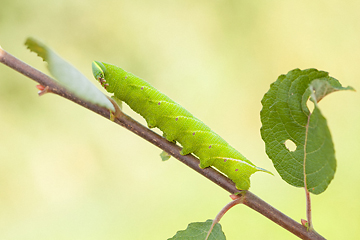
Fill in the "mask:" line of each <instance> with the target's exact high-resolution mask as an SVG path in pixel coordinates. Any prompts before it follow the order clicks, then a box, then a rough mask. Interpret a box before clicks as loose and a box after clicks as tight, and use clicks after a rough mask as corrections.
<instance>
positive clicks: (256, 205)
mask: <svg viewBox="0 0 360 240" xmlns="http://www.w3.org/2000/svg"><path fill="white" fill-rule="evenodd" d="M0 62H2V63H3V64H5V65H7V66H9V67H10V68H12V69H14V70H16V71H18V72H20V73H22V74H24V75H25V76H27V77H29V78H31V79H33V80H34V81H36V82H38V83H39V84H41V85H42V86H44V87H48V91H51V92H52V93H55V94H57V95H59V96H61V97H64V98H67V99H69V100H71V101H73V102H75V103H77V104H79V105H81V106H83V107H85V108H87V109H89V110H91V111H93V112H95V113H97V114H99V115H101V116H103V117H105V118H108V119H110V113H109V111H108V110H107V109H105V108H102V107H99V106H97V105H94V104H91V103H88V102H85V101H83V100H81V99H79V98H77V97H76V96H74V95H73V94H71V93H70V92H68V91H67V90H66V89H64V88H63V87H61V86H60V85H59V84H57V83H56V82H55V81H54V80H53V79H51V78H50V77H48V76H47V75H45V74H44V73H42V72H40V71H38V70H36V69H34V68H32V67H31V66H29V65H27V64H26V63H24V62H22V61H20V60H19V59H17V58H15V57H14V56H12V55H11V54H8V53H7V52H6V51H4V50H3V49H1V47H0ZM114 122H115V123H117V124H119V125H121V126H123V127H125V128H127V129H128V130H130V131H131V132H133V133H135V134H137V135H138V136H140V137H142V138H144V139H145V140H147V141H149V142H150V143H152V144H154V145H155V146H157V147H159V148H161V149H162V150H164V151H166V152H168V153H169V154H171V155H172V156H173V157H175V158H176V159H178V160H179V161H181V162H182V163H184V164H186V165H187V166H189V167H190V168H192V169H193V170H195V171H196V172H198V173H200V174H201V175H203V176H204V177H206V178H208V179H209V180H211V181H212V182H214V183H215V184H217V185H218V186H220V187H222V188H223V189H225V190H226V191H228V192H230V193H231V194H236V193H239V192H240V191H239V190H238V189H236V187H235V184H234V183H233V182H232V181H231V180H230V179H228V178H227V177H226V176H224V175H222V174H221V173H220V172H218V171H216V170H215V169H213V168H211V167H208V168H205V169H201V168H200V167H199V160H198V159H197V158H196V157H194V156H193V155H191V154H189V155H185V156H183V155H181V154H180V150H181V148H180V147H179V146H177V145H176V144H174V143H171V142H169V141H167V140H166V139H165V138H163V137H162V136H160V135H158V134H156V133H155V132H153V131H151V130H150V129H148V128H147V127H145V126H143V125H141V124H140V123H138V122H136V121H135V120H133V119H132V118H130V117H129V116H127V115H125V114H123V115H121V116H120V117H118V118H116V119H115V121H114ZM243 197H244V198H243V203H244V205H246V206H248V207H250V208H252V209H254V210H255V211H257V212H259V213H260V214H262V215H263V216H265V217H267V218H269V219H270V220H272V221H273V222H275V223H277V224H278V225H280V226H281V227H283V228H284V229H287V230H288V231H290V232H292V233H293V234H295V235H296V236H298V237H300V238H302V239H309V240H316V239H325V238H323V237H322V236H321V235H319V234H317V233H316V232H308V231H307V230H306V228H305V227H304V226H302V225H301V224H300V223H298V222H295V221H294V220H293V219H291V218H289V217H288V216H286V215H285V214H283V213H282V212H280V211H279V210H277V209H275V208H274V207H272V206H270V205H269V204H267V203H266V202H264V201H263V200H261V199H260V198H258V197H257V196H255V195H254V194H252V193H251V192H249V191H246V194H245V195H244V196H243Z"/></svg>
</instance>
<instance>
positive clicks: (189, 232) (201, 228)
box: [168, 220, 226, 240]
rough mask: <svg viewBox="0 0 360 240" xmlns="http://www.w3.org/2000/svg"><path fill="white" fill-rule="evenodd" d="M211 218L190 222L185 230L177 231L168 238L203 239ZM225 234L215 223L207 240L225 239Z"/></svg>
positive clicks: (173, 239) (172, 239)
mask: <svg viewBox="0 0 360 240" xmlns="http://www.w3.org/2000/svg"><path fill="white" fill-rule="evenodd" d="M212 222H213V221H212V220H206V222H194V223H190V224H189V225H188V227H187V228H186V229H185V230H181V231H178V232H177V233H176V234H175V236H174V237H172V238H169V239H168V240H189V239H191V240H204V239H205V238H206V235H207V233H208V231H209V229H210V226H211V224H212ZM225 239H226V237H225V234H224V233H223V231H222V230H221V225H220V224H219V223H217V224H216V225H215V226H214V228H213V230H212V232H211V234H210V236H209V238H208V240H225Z"/></svg>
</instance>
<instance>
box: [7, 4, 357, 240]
mask: <svg viewBox="0 0 360 240" xmlns="http://www.w3.org/2000/svg"><path fill="white" fill-rule="evenodd" d="M359 12H360V2H358V1H340V0H326V1H325V0H319V1H311V0H304V1H293V0H280V1H264V0H259V1H241V0H226V1H225V0H215V1H209V0H206V1H205V0H182V1H179V0H174V1H166V0H156V1H146V0H132V1H129V0H128V1H126V0H120V1H110V0H103V1H95V0H88V1H85V0H80V1H73V0H57V1H49V0H29V1H20V0H0V45H1V46H2V47H3V48H4V49H5V50H7V51H8V52H9V53H11V54H13V55H15V56H16V57H18V58H20V59H21V60H23V61H25V62H27V63H29V64H30V65H32V66H34V67H36V68H38V69H39V70H41V71H44V72H45V73H48V71H47V69H46V65H45V63H44V62H42V60H41V59H40V58H39V57H37V56H36V55H35V54H34V53H30V52H29V51H28V50H27V49H26V48H25V46H24V44H23V43H24V41H25V39H26V38H27V37H29V36H33V37H36V38H38V39H40V40H42V41H44V42H45V43H46V44H48V45H49V46H51V47H52V48H53V49H54V50H55V51H57V52H58V53H59V54H60V55H61V56H62V57H64V58H65V59H67V60H68V61H70V62H72V64H73V65H75V66H76V67H77V68H79V69H80V70H81V71H82V72H83V73H84V74H85V75H86V76H87V77H88V78H89V79H91V81H93V82H94V84H97V83H96V82H95V81H94V80H93V78H92V74H91V62H92V61H93V60H99V61H105V62H109V63H113V64H116V65H118V66H122V67H123V68H125V69H127V70H129V71H131V72H133V73H136V75H138V76H141V77H143V78H145V79H146V80H148V81H149V82H151V83H152V84H153V85H154V86H156V87H157V88H158V89H160V90H161V91H162V92H165V93H167V95H169V96H171V97H172V98H173V99H174V100H176V101H177V102H179V103H180V104H181V105H183V106H184V107H186V108H187V109H188V110H189V111H191V112H192V113H193V114H194V115H196V116H197V117H199V118H200V119H202V120H203V121H204V122H205V123H206V124H207V125H209V126H210V127H211V128H212V129H213V130H214V131H216V132H217V133H219V134H220V135H221V136H222V137H223V138H224V139H226V140H227V141H228V142H229V143H230V144H231V145H233V146H234V147H236V148H237V149H238V150H239V151H240V152H242V153H243V154H244V155H245V156H247V157H248V158H249V159H250V160H251V161H253V162H254V163H255V164H256V165H258V166H260V167H263V168H266V169H268V170H270V171H272V172H274V173H275V176H271V175H268V174H263V173H257V174H254V175H253V176H252V178H251V180H252V187H251V191H252V192H253V193H255V194H256V195H258V196H259V197H261V198H262V199H264V200H265V201H267V202H268V203H270V204H271V205H273V206H274V207H276V208H278V209H279V210H281V211H283V212H284V213H285V214H287V215H289V216H290V217H292V218H294V219H295V220H297V221H300V219H301V218H306V215H305V196H304V190H303V189H301V188H294V187H292V186H290V185H288V184H287V183H285V182H284V181H282V180H281V178H280V177H279V175H278V174H277V173H276V171H275V169H274V168H273V166H272V163H271V161H270V160H269V159H268V158H267V156H266V154H265V150H264V143H263V141H262V140H261V137H260V131H259V129H260V127H261V123H260V116H259V112H260V110H261V103H260V100H261V99H262V97H263V95H264V93H265V92H266V91H268V89H269V85H270V84H271V83H272V82H273V81H275V80H276V78H277V77H278V75H280V74H283V73H287V72H288V71H289V70H291V69H294V68H301V69H305V68H310V67H313V68H317V69H321V70H325V71H328V72H330V75H331V76H333V77H335V78H337V79H339V80H340V82H341V83H342V84H343V85H345V86H347V85H351V86H353V87H354V88H356V89H358V90H359V89H360V83H359V79H360V71H359V68H360V15H359ZM0 81H1V87H0V239H6V240H18V239H37V240H41V239H53V240H58V239H59V240H60V239H69V240H71V239H74V240H75V239H76V240H81V239H86V240H92V239H109V240H112V239H148V240H151V239H167V238H170V237H172V236H173V235H174V234H175V233H176V232H177V231H178V230H181V229H185V228H186V226H187V224H188V223H190V222H194V221H205V220H206V219H212V218H214V217H215V216H216V214H217V212H218V211H219V210H220V209H221V208H222V207H223V206H224V205H225V204H226V203H227V202H229V201H230V198H229V197H228V193H227V192H225V191H224V190H222V189H220V188H219V187H217V186H216V185H214V184H213V183H211V182H210V181H208V180H207V179H205V178H204V177H202V176H200V175H199V174H197V173H196V172H194V171H192V170H191V169H189V168H188V167H186V166H184V165H183V164H181V163H180V162H178V161H177V160H175V159H171V160H169V161H167V162H161V160H160V157H159V154H160V152H161V150H159V149H157V148H156V147H154V146H152V145H150V144H149V143H147V142H146V141H144V140H142V139H140V138H139V137H137V136H136V135H134V134H132V133H130V132H129V131H127V130H125V129H123V128H121V127H118V126H117V125H115V124H113V123H111V122H110V121H107V120H106V119H104V118H102V117H100V116H98V115H96V114H93V113H92V112H90V111H88V110H86V109H83V108H81V107H79V106H77V105H75V104H73V103H72V102H69V101H67V100H64V99H62V98H60V97H58V96H55V95H51V94H47V95H45V96H43V97H38V95H37V89H36V88H35V85H36V83H35V82H33V81H32V80H30V79H28V78H26V77H25V76H22V75H20V74H19V73H17V72H15V71H14V70H12V69H10V68H8V67H6V66H4V65H2V64H0ZM97 85H98V84H97ZM359 104H360V96H359V94H358V93H356V92H340V93H334V94H332V95H330V96H328V97H326V98H325V99H324V100H323V101H322V102H321V103H320V107H321V110H322V112H323V114H324V115H325V116H326V118H327V119H328V124H329V127H330V130H331V132H332V135H333V141H334V143H335V147H336V156H337V160H338V168H337V172H336V175H335V179H334V180H333V182H332V183H331V184H330V186H329V188H328V189H327V191H325V192H324V193H323V194H321V195H318V196H313V197H312V201H313V202H312V204H313V219H314V226H315V229H316V230H317V231H318V232H319V233H321V234H322V235H323V236H325V237H327V238H328V239H358V238H359V235H360V228H359V226H360V202H359V198H360V187H359V183H360V174H359V173H358V171H359V169H360V162H359V160H358V159H359V156H360V152H359V151H360V148H359V143H360V140H359V136H360V127H359V122H360V114H359ZM125 112H126V113H128V114H129V115H131V116H132V117H134V118H135V119H137V120H139V121H140V122H142V123H145V121H144V120H143V119H142V118H141V117H139V116H137V115H136V114H134V113H133V112H132V111H131V110H130V109H129V108H126V107H125ZM221 224H222V227H223V230H224V231H225V234H226V236H227V238H228V239H296V237H295V236H293V235H292V234H290V233H288V232H287V231H286V230H284V229H282V228H281V227H279V226H277V225H276V224H274V223H272V222H271V221H270V220H268V219H266V218H264V217H263V216H261V215H260V214H258V213H256V212H255V211H253V210H251V209H249V208H247V207H246V206H237V207H235V208H234V209H233V210H231V211H230V212H228V213H227V214H226V215H225V217H224V218H223V219H222V220H221Z"/></svg>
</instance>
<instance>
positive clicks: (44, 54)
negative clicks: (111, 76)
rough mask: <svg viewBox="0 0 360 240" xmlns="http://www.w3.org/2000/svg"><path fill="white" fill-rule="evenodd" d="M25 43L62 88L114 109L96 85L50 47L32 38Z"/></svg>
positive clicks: (86, 99)
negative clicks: (45, 63) (46, 66)
mask: <svg viewBox="0 0 360 240" xmlns="http://www.w3.org/2000/svg"><path fill="white" fill-rule="evenodd" d="M25 45H26V46H27V47H28V49H30V51H33V52H35V53H37V54H38V55H39V56H40V57H41V58H42V59H43V60H44V61H46V62H47V63H48V69H49V71H50V73H51V74H52V75H53V76H54V77H55V79H56V80H58V81H59V83H60V84H61V85H62V86H63V87H64V88H66V89H67V90H69V91H70V92H72V93H73V94H74V95H76V96H77V97H79V98H81V99H83V100H85V101H88V102H91V103H94V104H97V105H99V106H101V107H105V108H107V109H109V110H111V111H113V112H114V111H115V108H114V106H113V105H112V104H111V102H110V101H109V99H107V97H106V96H105V95H104V94H103V93H102V92H101V91H100V90H99V89H98V88H97V87H95V86H94V85H93V84H92V83H91V82H90V81H89V80H88V79H87V78H86V77H85V76H84V75H83V74H82V73H80V72H79V71H78V70H77V69H76V68H74V67H73V66H72V65H71V64H69V63H68V62H66V61H65V60H64V59H62V58H61V57H60V56H58V55H57V54H56V53H55V52H54V51H52V50H51V49H50V48H48V47H47V46H45V45H44V44H43V43H41V42H40V41H38V40H36V39H34V38H28V39H27V40H26V42H25Z"/></svg>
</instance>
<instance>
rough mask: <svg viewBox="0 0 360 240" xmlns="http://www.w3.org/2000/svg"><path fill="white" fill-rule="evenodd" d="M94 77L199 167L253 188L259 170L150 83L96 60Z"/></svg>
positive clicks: (237, 183)
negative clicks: (197, 162)
mask: <svg viewBox="0 0 360 240" xmlns="http://www.w3.org/2000/svg"><path fill="white" fill-rule="evenodd" d="M92 69H93V74H94V77H95V78H96V79H97V80H98V81H99V82H100V83H101V85H102V86H103V87H104V88H105V89H106V91H108V92H110V93H114V96H115V97H116V98H117V99H119V100H121V101H124V102H125V103H126V104H128V105H129V106H130V108H131V109H133V110H134V111H135V112H137V113H139V114H140V115H141V116H143V117H144V118H145V120H146V122H147V124H148V127H150V128H153V127H158V128H159V129H160V130H161V131H162V132H163V133H164V137H165V138H166V139H167V140H168V141H170V142H179V143H180V144H181V145H182V147H183V149H182V151H181V154H182V155H186V154H190V153H194V154H195V155H196V156H197V157H198V158H199V159H200V167H201V168H206V167H209V166H213V167H215V168H216V169H218V170H219V171H220V172H222V173H224V174H226V175H227V176H228V177H229V178H230V179H231V180H232V181H233V182H234V183H235V184H236V187H237V188H238V189H240V190H247V189H249V187H250V179H249V178H250V176H251V175H252V174H253V173H255V172H257V171H264V172H267V171H266V170H264V169H262V168H258V167H256V166H255V165H254V164H253V163H251V162H250V161H249V160H248V159H246V158H245V157H244V156H243V155H242V154H241V153H239V152H238V151H237V150H235V149H234V148H233V147H231V146H230V145H229V144H228V143H227V142H226V141H225V140H224V139H222V138H221V137H220V136H219V135H217V134H216V133H215V132H213V131H212V130H211V129H210V128H209V127H208V126H206V125H205V124H204V123H203V122H201V121H200V120H199V119H197V118H196V117H194V116H193V115H192V114H191V113H190V112H188V111H187V110H186V109H185V108H183V107H182V106H180V105H179V104H177V103H176V102H174V101H173V100H171V99H170V98H169V97H167V96H166V95H165V94H163V93H161V92H160V91H158V90H157V89H155V88H154V87H153V86H151V85H150V84H149V83H148V82H146V81H144V80H142V79H141V78H139V77H137V76H135V75H133V74H132V73H129V72H126V71H125V70H123V69H121V68H119V67H116V66H114V65H111V64H107V63H101V62H98V61H94V62H93V63H92Z"/></svg>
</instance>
